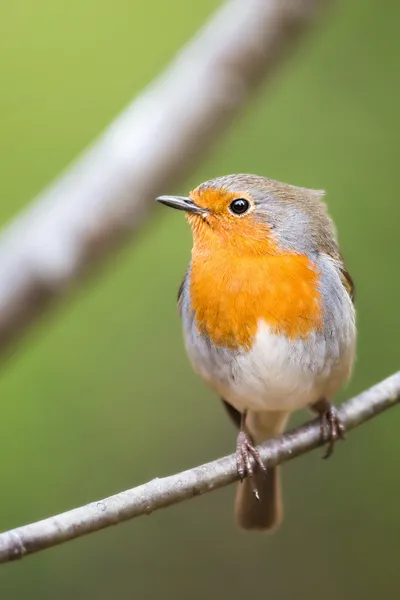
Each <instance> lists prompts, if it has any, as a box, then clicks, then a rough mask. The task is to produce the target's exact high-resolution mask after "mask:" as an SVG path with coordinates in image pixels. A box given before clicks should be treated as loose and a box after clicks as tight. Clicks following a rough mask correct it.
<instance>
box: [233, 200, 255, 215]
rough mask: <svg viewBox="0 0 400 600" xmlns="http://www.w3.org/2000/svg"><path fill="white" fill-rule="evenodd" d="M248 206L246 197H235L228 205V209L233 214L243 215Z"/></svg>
mask: <svg viewBox="0 0 400 600" xmlns="http://www.w3.org/2000/svg"><path fill="white" fill-rule="evenodd" d="M249 208H250V202H249V201H248V200H246V198H236V200H232V202H231V203H230V205H229V210H230V211H231V212H232V213H233V214H234V215H244V213H245V212H247V211H248V210H249Z"/></svg>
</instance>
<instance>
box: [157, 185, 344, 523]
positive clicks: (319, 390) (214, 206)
mask: <svg viewBox="0 0 400 600" xmlns="http://www.w3.org/2000/svg"><path fill="white" fill-rule="evenodd" d="M322 198H323V192H321V191H315V190H309V189H305V188H300V187H295V186H292V185H287V184H285V183H279V182H277V181H273V180H271V179H267V178H265V177H259V176H256V175H228V176H226V177H218V178H216V179H212V180H210V181H207V182H205V183H202V184H201V185H200V186H199V187H197V188H196V189H195V190H194V191H193V192H191V193H190V195H189V197H188V198H186V197H180V196H161V197H159V198H157V200H158V201H159V202H161V203H163V204H166V205H167V206H170V207H172V208H176V209H178V210H183V211H185V212H186V215H187V218H188V221H189V223H190V225H191V228H192V233H193V250H192V259H191V262H190V265H189V267H188V269H187V272H186V275H185V278H184V280H183V282H182V285H181V287H180V289H179V295H178V306H179V310H180V314H181V316H182V320H183V330H184V338H185V344H186V349H187V352H188V355H189V358H190V361H191V363H192V365H193V368H194V370H195V371H196V372H197V373H198V374H199V375H200V376H201V377H202V378H203V379H204V380H205V381H206V382H207V383H208V385H209V386H210V387H211V388H212V389H213V390H215V391H216V392H217V394H219V395H220V396H221V398H222V399H223V402H224V404H225V406H226V408H227V410H228V412H229V413H230V415H231V416H232V418H233V419H234V421H235V422H236V423H237V425H238V427H239V434H238V438H237V450H236V460H237V469H238V473H239V476H240V479H241V480H242V484H241V485H239V488H238V490H237V498H236V507H235V512H236V518H237V522H238V524H239V525H240V526H241V527H243V528H244V529H260V530H268V529H272V528H274V527H276V526H277V525H278V524H279V522H280V521H281V518H282V507H281V499H280V486H279V479H278V472H277V467H275V468H272V469H268V471H266V470H265V467H264V465H263V463H262V462H261V459H260V456H259V453H258V451H257V448H256V444H260V443H261V442H264V441H265V440H266V439H268V438H270V437H273V436H276V435H278V434H280V433H281V432H282V431H283V429H284V428H285V425H286V422H287V420H288V417H289V415H290V414H291V413H292V412H293V411H295V410H298V409H301V408H304V407H309V408H311V409H313V410H315V411H316V412H317V413H318V414H319V415H320V418H321V435H322V436H323V438H324V439H325V440H326V441H328V442H329V445H328V451H327V456H329V455H330V454H331V453H332V450H333V446H334V443H335V441H336V440H337V439H338V438H343V437H344V428H343V425H342V423H341V422H340V420H339V418H338V415H337V412H336V409H335V408H334V406H333V405H332V404H331V403H330V399H331V398H332V396H333V394H334V393H335V392H336V391H337V390H338V389H339V388H340V387H341V385H342V384H343V383H344V382H345V381H346V380H347V379H348V378H349V376H350V372H351V368H352V364H353V361H354V355H355V345H356V327H355V312H354V306H353V295H354V287H353V282H352V279H351V277H350V275H349V273H348V271H347V270H346V268H345V265H344V262H343V259H342V257H341V254H340V252H339V248H338V242H337V238H336V233H335V228H334V225H333V223H332V221H331V219H330V217H329V216H328V214H327V211H326V207H325V204H324V203H323V200H322Z"/></svg>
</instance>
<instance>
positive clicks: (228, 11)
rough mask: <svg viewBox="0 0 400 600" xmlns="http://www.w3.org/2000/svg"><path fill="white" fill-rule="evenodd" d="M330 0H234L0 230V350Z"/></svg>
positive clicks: (106, 245)
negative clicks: (66, 169) (89, 146)
mask: <svg viewBox="0 0 400 600" xmlns="http://www.w3.org/2000/svg"><path fill="white" fill-rule="evenodd" d="M327 3H328V0H245V1H244V0H230V1H229V2H226V4H224V5H223V6H222V8H221V9H220V10H219V11H218V12H217V13H216V14H215V16H214V18H213V19H212V20H211V21H210V23H209V24H208V25H207V26H206V27H205V28H204V29H203V30H202V31H201V32H200V33H199V34H198V35H197V36H196V37H195V39H194V40H193V41H192V42H191V43H190V44H188V46H187V47H186V48H185V49H184V50H183V51H182V52H181V53H180V55H179V56H178V57H177V59H176V60H175V61H174V62H173V64H172V65H171V66H170V68H169V69H168V70H167V71H166V72H165V73H164V74H163V75H162V76H161V77H159V78H158V79H157V80H156V81H155V82H154V83H153V84H152V85H151V86H150V87H149V88H148V89H147V90H146V91H145V92H144V93H142V94H141V95H140V96H139V97H138V98H137V99H136V100H135V101H134V102H133V103H132V104H131V105H130V106H128V108H127V109H126V110H125V111H124V112H123V113H122V114H121V115H120V116H119V117H118V118H117V119H116V120H115V121H114V123H112V124H111V126H110V127H109V128H108V129H107V130H106V131H105V133H104V134H103V135H102V136H101V137H100V139H99V140H98V141H97V142H96V143H95V144H94V145H93V146H92V147H91V148H90V149H89V150H88V151H87V152H86V153H85V154H84V155H83V156H82V157H81V158H80V159H79V160H78V161H77V162H76V163H75V164H74V165H73V166H72V167H71V168H70V169H69V170H68V171H67V172H66V173H65V174H64V175H63V176H62V177H61V178H60V179H59V180H58V181H56V182H55V183H54V184H52V185H51V186H50V187H49V188H48V189H46V190H45V191H44V192H43V193H42V194H41V195H40V196H39V197H38V198H36V200H35V201H34V204H33V206H31V207H29V208H28V209H27V210H26V211H25V212H24V213H23V214H22V215H21V216H20V217H19V218H17V219H16V220H15V222H13V223H12V224H11V226H10V227H8V228H7V229H6V230H5V231H4V233H3V234H2V236H1V237H0V350H4V349H5V348H6V347H7V346H8V345H9V343H10V342H11V341H12V340H13V339H14V338H15V337H16V336H17V335H18V334H20V333H22V331H23V330H24V329H25V328H26V326H27V325H29V324H30V323H31V322H33V321H34V320H35V319H36V318H37V317H38V316H39V315H40V314H41V313H42V311H43V310H44V308H47V307H48V306H49V304H50V303H51V302H53V301H54V300H56V299H57V298H60V297H62V296H64V295H65V293H66V292H67V291H70V289H71V287H72V284H76V282H77V281H78V280H79V279H80V278H82V277H83V275H84V274H86V273H87V272H88V268H89V267H91V266H93V265H94V264H97V263H99V262H100V260H101V259H105V258H106V257H107V256H108V255H109V254H110V250H111V249H112V248H113V247H115V246H117V245H120V244H121V243H122V242H123V241H124V240H125V239H127V238H129V237H132V235H133V234H134V233H135V232H136V231H137V230H138V229H139V228H140V227H141V226H142V224H143V223H144V221H145V220H146V219H147V218H148V217H149V215H150V214H151V209H152V208H153V207H154V206H155V202H154V198H155V197H156V196H157V195H159V194H161V193H165V192H169V191H171V189H172V186H174V185H176V184H177V183H178V182H179V181H181V180H182V178H183V177H184V176H187V175H188V173H189V172H190V168H191V167H192V166H193V164H194V162H195V160H197V161H198V160H199V159H200V158H201V157H203V156H204V155H205V153H206V150H207V149H209V147H210V145H211V143H212V142H214V141H216V140H217V139H218V137H219V135H220V133H221V130H222V129H223V128H225V127H226V126H227V125H228V124H229V123H230V121H231V120H232V118H233V116H235V115H236V114H237V113H238V112H239V109H240V108H241V107H242V106H244V105H245V104H246V103H247V101H248V98H249V95H250V93H251V92H252V91H253V90H254V89H255V88H256V87H257V85H258V84H259V83H260V82H261V81H262V79H263V77H264V76H267V75H271V74H272V72H273V70H274V67H275V66H276V65H277V64H278V63H279V62H280V60H281V59H282V58H283V57H284V56H285V55H286V53H287V51H288V50H289V49H290V48H291V47H292V45H293V43H294V42H295V41H296V40H297V38H298V37H299V34H301V33H302V32H304V31H305V30H306V29H307V26H308V25H309V24H310V23H311V22H312V20H313V19H314V17H315V15H316V13H317V8H319V7H320V6H325V5H326V4H327Z"/></svg>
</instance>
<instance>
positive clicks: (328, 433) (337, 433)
mask: <svg viewBox="0 0 400 600" xmlns="http://www.w3.org/2000/svg"><path fill="white" fill-rule="evenodd" d="M345 434H346V429H345V426H344V424H343V421H342V420H341V419H340V417H339V415H338V412H337V410H336V408H335V407H334V406H333V404H330V405H329V407H328V408H327V409H326V410H325V411H324V412H323V413H321V437H322V440H323V441H324V442H328V448H327V450H326V453H325V454H324V456H323V458H324V459H326V458H329V457H330V456H332V454H333V450H334V448H335V443H336V442H337V440H339V439H340V440H344V439H345V437H346V435H345Z"/></svg>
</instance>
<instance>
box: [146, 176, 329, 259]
mask: <svg viewBox="0 0 400 600" xmlns="http://www.w3.org/2000/svg"><path fill="white" fill-rule="evenodd" d="M322 196H323V192H320V191H316V190H309V189H306V188H300V187H295V186H292V185H287V184H285V183H280V182H277V181H273V180H272V179H267V178H265V177H259V176H257V175H228V176H226V177H218V178H216V179H212V180H210V181H206V182H205V183H202V184H201V185H199V186H198V187H197V188H196V189H195V190H194V191H193V192H190V194H189V197H181V196H160V197H159V198H157V200H158V201H159V202H161V203H163V204H166V205H167V206H170V207H172V208H176V209H179V210H183V211H185V212H186V214H187V218H188V221H189V223H190V225H191V227H192V232H193V240H194V245H195V247H197V249H201V250H202V251H207V250H210V251H213V252H215V251H217V250H218V251H228V252H230V253H231V254H232V253H233V254H235V255H236V254H238V255H241V256H246V255H247V256H249V255H261V254H269V255H271V254H278V253H281V252H296V253H301V254H307V255H308V256H314V255H315V254H316V253H318V252H319V251H328V252H329V249H330V247H332V250H333V249H334V246H335V245H336V239H335V232H334V228H333V224H332V222H331V220H330V218H329V216H328V215H327V212H326V208H325V205H324V203H323V202H322V201H321V199H322Z"/></svg>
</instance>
